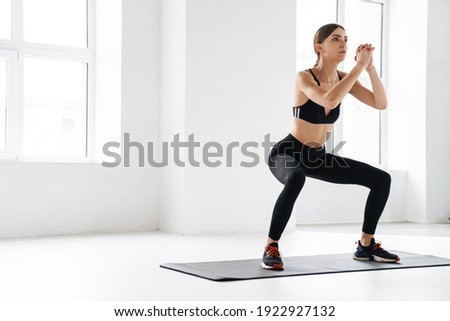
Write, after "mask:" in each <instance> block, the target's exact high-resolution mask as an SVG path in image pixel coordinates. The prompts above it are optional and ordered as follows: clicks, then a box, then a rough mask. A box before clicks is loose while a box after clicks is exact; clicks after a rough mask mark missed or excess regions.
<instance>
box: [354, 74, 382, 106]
mask: <svg viewBox="0 0 450 321" xmlns="http://www.w3.org/2000/svg"><path fill="white" fill-rule="evenodd" d="M367 73H368V74H369V77H370V82H371V83H372V89H373V91H370V90H369V89H367V88H366V87H364V86H363V85H361V83H360V82H359V81H357V82H356V83H355V85H354V86H353V88H352V89H351V90H350V94H352V95H353V96H354V97H355V98H356V99H358V100H359V101H361V102H363V103H365V104H366V105H369V106H371V107H373V108H376V109H379V110H383V109H386V107H387V104H388V101H387V96H386V91H385V89H384V86H383V83H382V82H381V79H380V77H379V76H378V74H377V70H376V69H375V67H374V66H373V65H372V66H371V67H368V68H367Z"/></svg>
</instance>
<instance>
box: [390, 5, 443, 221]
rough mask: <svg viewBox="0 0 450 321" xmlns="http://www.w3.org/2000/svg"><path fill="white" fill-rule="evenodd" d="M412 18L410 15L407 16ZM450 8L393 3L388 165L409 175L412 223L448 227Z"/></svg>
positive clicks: (408, 202)
mask: <svg viewBox="0 0 450 321" xmlns="http://www.w3.org/2000/svg"><path fill="white" fill-rule="evenodd" d="M405 12H407V13H408V14H405ZM449 16H450V4H449V2H448V1H445V0H428V1H423V0H413V1H402V0H390V1H389V35H388V36H389V45H388V63H389V66H388V95H389V99H390V103H389V110H388V134H387V137H388V153H387V154H388V165H389V168H396V169H401V168H404V169H406V170H407V172H408V175H407V196H406V206H407V208H406V210H407V219H408V220H409V221H414V222H448V217H449V216H450V215H449V214H450V201H449V197H448V195H447V194H448V190H449V188H450V172H449V170H448V164H449V162H450V148H449V147H450V146H449V144H448V142H446V135H445V128H446V120H447V118H448V117H447V116H450V111H449V109H448V102H449V98H450V97H449V91H448V88H449V87H450V81H449V80H448V77H447V74H448V71H449V62H448V59H447V57H446V55H445V54H443V53H445V52H446V50H448V49H449V46H450V44H449V42H448V40H447V39H449V36H450V35H449V30H450V29H449V28H448V27H449V22H448V17H449Z"/></svg>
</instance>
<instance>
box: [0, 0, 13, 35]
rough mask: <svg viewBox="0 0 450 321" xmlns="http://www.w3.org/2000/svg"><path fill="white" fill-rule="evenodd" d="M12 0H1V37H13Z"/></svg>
mask: <svg viewBox="0 0 450 321" xmlns="http://www.w3.org/2000/svg"><path fill="white" fill-rule="evenodd" d="M11 15H12V11H11V0H0V38H2V39H11V38H12V37H11V29H12V28H11V21H12V19H11Z"/></svg>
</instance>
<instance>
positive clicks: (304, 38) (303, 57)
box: [297, 0, 337, 70]
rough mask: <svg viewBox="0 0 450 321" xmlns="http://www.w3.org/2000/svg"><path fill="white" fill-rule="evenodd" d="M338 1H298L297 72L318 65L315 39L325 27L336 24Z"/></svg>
mask: <svg viewBox="0 0 450 321" xmlns="http://www.w3.org/2000/svg"><path fill="white" fill-rule="evenodd" d="M336 6H337V1H336V0H314V1H313V0H297V70H304V69H307V68H311V67H312V66H314V64H315V63H316V59H317V58H316V54H315V53H314V47H313V39H314V34H315V33H316V31H317V30H318V29H319V28H320V27H321V26H323V25H325V24H328V23H335V22H336V11H337V8H336Z"/></svg>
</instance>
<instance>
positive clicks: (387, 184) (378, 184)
mask: <svg viewBox="0 0 450 321" xmlns="http://www.w3.org/2000/svg"><path fill="white" fill-rule="evenodd" d="M391 182H392V178H391V175H390V174H389V173H388V172H385V171H382V170H380V171H378V172H377V173H375V174H374V179H373V183H372V185H373V186H372V188H376V189H383V190H386V191H389V190H390V188H391Z"/></svg>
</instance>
